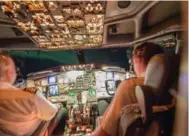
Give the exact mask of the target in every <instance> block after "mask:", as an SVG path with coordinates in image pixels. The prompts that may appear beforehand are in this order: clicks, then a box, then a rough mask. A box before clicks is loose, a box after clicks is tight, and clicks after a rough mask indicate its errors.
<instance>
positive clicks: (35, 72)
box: [0, 0, 188, 136]
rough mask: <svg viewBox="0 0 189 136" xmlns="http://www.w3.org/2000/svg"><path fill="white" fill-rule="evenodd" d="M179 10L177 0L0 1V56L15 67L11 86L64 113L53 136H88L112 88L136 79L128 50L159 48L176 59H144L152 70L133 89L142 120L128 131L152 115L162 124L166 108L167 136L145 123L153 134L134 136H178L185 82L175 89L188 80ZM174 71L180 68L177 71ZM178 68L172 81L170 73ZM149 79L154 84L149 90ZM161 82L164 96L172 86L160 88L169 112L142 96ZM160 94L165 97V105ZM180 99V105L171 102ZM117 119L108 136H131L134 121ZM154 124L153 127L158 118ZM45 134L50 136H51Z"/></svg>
mask: <svg viewBox="0 0 189 136" xmlns="http://www.w3.org/2000/svg"><path fill="white" fill-rule="evenodd" d="M187 4H188V2H181V1H119V0H118V1H100V0H90V1H78V0H77V1H72V0H67V1H43V0H40V1H35V0H34V1H33V0H29V1H28V0H27V1H0V30H1V33H0V52H1V53H5V54H8V55H10V56H11V57H12V59H13V60H14V62H15V64H16V71H17V79H16V82H15V83H14V86H15V87H17V88H20V89H25V88H35V89H36V90H37V91H38V92H40V93H41V94H42V96H43V97H44V98H45V99H46V100H47V101H48V102H50V103H51V104H54V105H58V106H57V107H59V108H60V107H61V108H64V116H65V117H66V121H65V120H62V122H65V124H66V125H65V130H64V132H62V133H61V135H60V134H59V136H63V135H64V136H90V135H92V133H93V132H94V131H95V129H96V128H98V127H99V126H100V125H101V121H102V120H103V116H104V115H105V114H107V113H106V112H107V111H108V110H107V109H108V107H109V106H110V105H111V103H112V101H113V99H114V97H115V94H116V91H117V90H118V88H119V85H120V84H121V83H123V82H125V81H127V80H130V79H135V78H137V74H136V71H135V68H134V62H133V51H134V49H135V48H136V47H138V46H140V45H141V44H143V43H145V42H148V43H153V44H156V45H158V46H159V47H161V48H162V49H163V51H164V55H168V56H174V55H175V56H179V57H178V58H179V59H178V60H177V59H176V58H175V59H174V60H172V59H170V60H169V59H167V60H166V61H168V62H171V64H167V62H166V63H165V61H164V58H163V59H162V56H158V57H157V58H156V59H154V60H153V58H152V60H153V61H154V62H156V61H157V64H156V65H155V64H154V63H152V61H151V60H150V61H149V65H150V66H148V65H147V72H146V73H147V74H145V77H144V84H143V85H142V86H139V85H138V86H136V89H135V92H136V98H137V100H138V103H139V108H140V112H141V113H140V114H141V116H140V117H141V118H142V119H139V120H140V124H139V125H138V124H137V125H135V124H134V125H133V126H134V128H136V126H137V127H138V126H139V128H141V126H144V124H145V123H146V122H147V121H148V120H150V119H151V120H152V116H153V117H154V116H158V117H159V113H160V114H161V113H162V115H164V113H165V114H166V115H165V118H166V117H168V116H169V115H170V114H169V111H170V109H171V115H172V112H173V111H172V110H173V109H174V112H175V115H174V118H171V119H172V121H173V120H174V121H175V126H172V124H168V125H170V126H172V128H173V127H174V130H173V129H169V131H171V132H170V133H167V131H165V132H164V130H163V129H161V126H162V124H161V125H159V126H160V127H154V124H153V123H154V120H153V121H152V124H153V125H149V126H150V128H151V127H152V128H155V130H153V129H151V130H153V131H154V134H152V132H150V131H147V132H146V133H148V135H147V134H146V135H144V134H143V133H142V132H141V131H140V132H138V131H137V132H138V135H136V136H164V135H167V136H168V135H170V136H171V135H174V136H176V132H177V135H180V134H181V132H182V136H185V135H186V133H185V132H186V128H185V127H182V128H180V127H178V126H179V125H178V124H180V123H181V122H179V123H178V121H177V120H179V119H178V115H180V114H181V113H180V112H179V108H178V106H181V107H182V108H183V109H182V111H181V112H187V108H186V106H185V105H187V104H186V101H187V100H186V99H185V98H184V97H185V96H186V93H181V94H180V93H179V91H180V92H185V91H183V90H185V89H186V88H184V89H183V88H182V87H180V86H182V84H184V85H183V86H185V85H186V83H185V80H184V81H183V80H182V82H181V78H186V77H182V73H184V72H185V74H186V73H188V71H187V70H186V66H185V65H184V63H183V62H184V61H185V60H183V58H185V57H186V55H185V56H183V52H184V51H186V48H187V47H186V46H187V45H186V44H188V43H187V38H183V35H184V36H185V35H187V29H188V28H187V27H186V26H185V25H186V24H187V23H186V22H187V21H188V20H187V21H186V20H184V19H183V18H184V17H183V16H185V14H186V7H185V6H186V5H187ZM187 10H188V7H187ZM187 14H188V13H187ZM185 23H186V24H185ZM187 25H188V24H187ZM187 53H188V52H187ZM185 59H186V58H185ZM177 62H178V63H177ZM164 63H165V64H164ZM185 63H186V62H185ZM152 64H153V65H152ZM172 64H176V65H177V66H178V67H176V66H175V67H176V68H177V69H176V70H175V71H174V72H173V73H172V71H173V70H174V68H172V69H171V68H170V66H172ZM154 65H155V66H154ZM182 66H183V67H184V68H182V69H181V68H180V67H182ZM164 67H165V69H164ZM187 67H188V66H187ZM179 68H180V75H179V74H177V72H178V71H179ZM165 71H166V72H165ZM170 71H171V72H170ZM183 71H184V72H183ZM158 72H159V73H158ZM164 72H165V73H164ZM168 72H170V73H171V74H170V73H169V74H167V73H168ZM162 73H163V74H162ZM174 74H175V75H177V77H174V76H173V77H172V78H174V81H172V80H170V79H169V78H167V77H166V78H164V76H166V75H169V76H171V75H174ZM156 80H159V82H158V83H156ZM161 81H162V82H165V84H173V82H174V84H176V86H177V87H175V88H176V89H175V88H174V89H172V86H171V87H170V86H169V87H167V88H166V85H165V87H164V88H166V89H168V90H169V94H168V95H171V96H172V97H174V98H175V99H178V100H177V101H178V103H177V104H178V105H177V106H176V104H175V103H174V104H173V103H171V104H173V105H174V106H172V105H171V104H170V103H169V104H167V103H163V101H164V100H162V99H160V98H159V96H161V97H162V98H164V97H163V95H162V94H164V93H162V94H160V95H159V94H153V93H154V91H151V92H153V93H148V92H150V91H149V90H150V89H149V88H148V86H150V87H151V88H156V90H158V89H159V90H160V92H161V89H162V88H163V87H162V86H164V84H163V83H162V82H161ZM0 82H1V80H0ZM146 86H147V87H146ZM157 86H158V87H157ZM161 87H162V88H161ZM160 88H161V89H160ZM164 88H163V89H162V90H166V89H164ZM0 90H1V88H0ZM145 90H147V91H145ZM170 90H171V91H170ZM187 93H188V92H187ZM0 95H1V93H0ZM168 95H167V94H166V95H165V96H166V98H167V99H168ZM156 96H157V97H158V99H157V102H156V103H155V104H154V105H150V104H149V105H148V104H147V103H148V102H149V103H152V102H151V101H152V100H151V99H148V97H151V98H154V99H155V98H156ZM178 96H180V97H182V98H180V97H179V98H177V97H178ZM166 98H165V99H166ZM180 99H182V100H183V101H182V102H181V103H182V104H183V103H184V104H183V105H184V106H183V105H182V104H181V103H179V102H180V101H179V100H180ZM171 100H172V99H171ZM179 104H181V105H179ZM65 105H66V106H65ZM170 105H171V106H170ZM0 107H1V105H0ZM149 107H150V108H149ZM173 107H174V108H173ZM61 108H60V109H61ZM131 109H132V108H131ZM62 111H63V110H62ZM156 113H158V115H157V114H156ZM0 114H1V113H0ZM137 115H138V113H137ZM162 115H161V121H162ZM125 116H126V114H124V113H123V114H122V113H120V118H119V124H117V125H118V126H115V127H118V129H119V133H118V134H117V135H116V136H131V135H132V134H135V133H134V132H136V129H133V128H131V127H133V126H132V125H131V124H133V122H134V121H133V122H132V123H131V124H127V123H126V126H124V125H123V124H125V123H124V122H127V121H128V120H126V118H127V117H125ZM186 116H187V115H186ZM186 116H183V117H181V118H184V119H182V121H183V120H186V118H185V117H186ZM128 118H129V117H128ZM128 118H127V119H128ZM179 118H180V116H179ZM153 119H154V118H153ZM141 120H142V121H141ZM146 120H147V121H146ZM151 120H150V121H151ZM155 120H158V121H159V118H158V119H157V118H156V119H155ZM135 121H136V120H135ZM137 121H138V120H137ZM145 121H146V122H145ZM158 121H157V122H158ZM161 121H159V122H161ZM110 122H111V120H110ZM141 122H142V123H141ZM0 123H1V122H0ZM121 123H122V124H121ZM134 123H135V122H134ZM155 123H156V122H155ZM182 123H185V122H184V121H183V122H182ZM182 123H181V124H182ZM141 124H143V125H141ZM159 124H160V123H159ZM173 124H174V123H173ZM155 125H156V124H155ZM130 126H131V127H130ZM164 126H166V125H164V124H163V127H164ZM181 126H185V125H183V124H182V125H181ZM46 128H47V126H46ZM143 128H144V127H143ZM156 128H158V130H157V129H156ZM183 128H185V129H184V130H183ZM130 129H132V131H131V132H130ZM165 129H166V128H165ZM41 130H43V128H42V129H41V128H40V129H39V131H35V132H36V133H35V132H34V133H33V136H43V135H44V133H43V132H44V131H43V132H42V134H41ZM156 130H157V131H158V132H157V134H155V132H156ZM176 130H177V131H176ZM187 130H188V128H187ZM1 131H2V135H5V133H4V132H3V130H2V129H1V124H0V135H1ZM178 133H179V134H178ZM163 134H164V135H163ZM47 135H48V136H58V135H56V134H53V132H52V133H49V134H47ZM47 135H46V136H47ZM96 136H98V135H96ZM99 136H110V135H99Z"/></svg>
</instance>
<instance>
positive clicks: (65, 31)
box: [1, 1, 106, 49]
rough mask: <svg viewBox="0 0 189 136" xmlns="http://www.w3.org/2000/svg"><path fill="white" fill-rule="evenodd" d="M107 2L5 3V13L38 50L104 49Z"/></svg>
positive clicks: (2, 5)
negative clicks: (102, 45)
mask: <svg viewBox="0 0 189 136" xmlns="http://www.w3.org/2000/svg"><path fill="white" fill-rule="evenodd" d="M105 7H106V2H104V1H82V2H80V1H4V2H3V3H2V4H1V8H2V10H3V12H4V13H5V14H6V15H7V16H8V17H9V18H11V19H12V20H13V21H14V22H15V23H16V25H17V26H18V27H19V28H20V29H21V30H23V31H25V32H26V33H27V34H28V35H29V36H30V37H31V38H32V39H33V40H35V41H36V43H37V44H38V45H37V46H38V47H41V48H47V49H56V48H61V49H84V48H91V47H98V46H101V44H102V41H103V39H102V38H103V27H104V14H105Z"/></svg>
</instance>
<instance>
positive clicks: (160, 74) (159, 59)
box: [144, 54, 169, 93]
mask: <svg viewBox="0 0 189 136" xmlns="http://www.w3.org/2000/svg"><path fill="white" fill-rule="evenodd" d="M168 69H169V65H168V59H167V57H166V56H165V55H164V54H157V55H155V56H154V57H152V58H151V59H150V61H149V63H148V65H147V69H146V73H145V80H144V84H145V85H148V86H150V87H151V88H152V89H153V91H154V93H157V91H158V90H161V89H162V87H163V85H164V84H165V81H166V80H167V73H168Z"/></svg>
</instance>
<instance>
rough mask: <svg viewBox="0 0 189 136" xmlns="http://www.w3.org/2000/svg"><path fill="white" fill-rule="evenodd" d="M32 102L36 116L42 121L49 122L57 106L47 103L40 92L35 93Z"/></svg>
mask: <svg viewBox="0 0 189 136" xmlns="http://www.w3.org/2000/svg"><path fill="white" fill-rule="evenodd" d="M34 102H35V105H36V110H37V116H38V118H40V119H42V120H46V121H48V120H51V119H52V118H53V117H54V116H55V115H56V113H57V111H58V108H57V106H56V105H54V104H53V103H51V102H50V101H48V100H47V99H46V98H45V97H44V96H43V95H42V93H41V92H36V95H35V100H34Z"/></svg>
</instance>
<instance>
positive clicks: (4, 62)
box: [0, 53, 12, 78]
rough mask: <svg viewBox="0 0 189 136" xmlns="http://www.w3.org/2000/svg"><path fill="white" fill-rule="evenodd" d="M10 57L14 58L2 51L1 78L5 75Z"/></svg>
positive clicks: (0, 54)
mask: <svg viewBox="0 0 189 136" xmlns="http://www.w3.org/2000/svg"><path fill="white" fill-rule="evenodd" d="M9 59H11V60H12V58H11V57H10V56H9V55H8V54H5V53H0V78H2V77H3V76H4V72H5V69H6V67H7V66H8V65H9V64H10V62H9V61H8V60H9Z"/></svg>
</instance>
